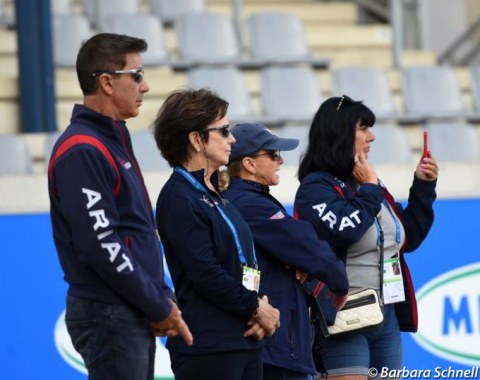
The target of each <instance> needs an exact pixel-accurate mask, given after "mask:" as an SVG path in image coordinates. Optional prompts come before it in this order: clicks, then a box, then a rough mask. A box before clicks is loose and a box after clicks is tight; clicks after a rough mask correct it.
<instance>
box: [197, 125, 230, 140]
mask: <svg viewBox="0 0 480 380" xmlns="http://www.w3.org/2000/svg"><path fill="white" fill-rule="evenodd" d="M211 131H218V132H220V134H221V135H222V137H225V138H227V137H229V136H230V125H228V124H226V125H223V126H221V127H212V128H205V129H203V130H202V132H211Z"/></svg>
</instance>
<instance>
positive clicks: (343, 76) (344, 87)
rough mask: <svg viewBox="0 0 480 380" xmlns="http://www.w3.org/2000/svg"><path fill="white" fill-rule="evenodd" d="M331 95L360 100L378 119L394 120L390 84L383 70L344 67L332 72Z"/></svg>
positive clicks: (395, 114)
mask: <svg viewBox="0 0 480 380" xmlns="http://www.w3.org/2000/svg"><path fill="white" fill-rule="evenodd" d="M331 78H332V84H331V86H332V87H331V88H332V90H331V91H332V95H333V96H342V95H344V94H345V95H348V96H350V97H351V98H352V99H355V100H362V101H363V103H364V104H365V105H366V106H368V107H369V108H370V109H371V110H372V111H373V112H374V113H375V116H376V117H377V118H378V119H391V118H393V119H396V118H397V117H398V116H399V114H398V112H397V111H396V110H395V106H394V103H393V96H392V91H391V89H390V83H389V81H388V78H387V75H386V73H385V71H384V70H382V69H378V68H373V67H345V68H339V69H336V70H332V75H331Z"/></svg>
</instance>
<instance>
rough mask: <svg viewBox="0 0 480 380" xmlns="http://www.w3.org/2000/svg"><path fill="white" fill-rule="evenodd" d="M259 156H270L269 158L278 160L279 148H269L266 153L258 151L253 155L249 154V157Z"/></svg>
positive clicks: (279, 157) (279, 156)
mask: <svg viewBox="0 0 480 380" xmlns="http://www.w3.org/2000/svg"><path fill="white" fill-rule="evenodd" d="M259 156H270V158H271V159H272V160H273V161H279V160H280V159H281V158H282V156H281V155H280V151H279V150H269V151H268V152H266V153H259V154H255V155H253V156H250V157H252V158H254V157H259Z"/></svg>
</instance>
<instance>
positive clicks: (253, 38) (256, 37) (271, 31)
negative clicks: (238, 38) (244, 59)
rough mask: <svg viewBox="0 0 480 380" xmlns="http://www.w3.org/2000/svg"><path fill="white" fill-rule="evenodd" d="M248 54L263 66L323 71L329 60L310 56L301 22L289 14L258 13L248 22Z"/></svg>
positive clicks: (251, 16)
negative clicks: (287, 65) (293, 65)
mask: <svg viewBox="0 0 480 380" xmlns="http://www.w3.org/2000/svg"><path fill="white" fill-rule="evenodd" d="M248 35H249V44H250V53H251V55H252V57H253V58H255V59H257V60H260V61H264V62H265V63H302V62H303V63H310V64H312V65H314V66H316V67H325V66H327V65H328V63H329V59H328V58H325V57H314V56H312V55H311V53H310V49H309V46H308V44H307V39H306V36H305V31H304V26H303V23H302V20H301V19H300V18H299V17H298V16H296V15H293V14H289V13H281V12H258V13H254V14H252V15H250V17H249V18H248Z"/></svg>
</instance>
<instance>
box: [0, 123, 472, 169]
mask: <svg viewBox="0 0 480 380" xmlns="http://www.w3.org/2000/svg"><path fill="white" fill-rule="evenodd" d="M308 129H309V126H308V125H291V126H285V127H281V128H275V129H274V132H275V133H276V134H278V135H279V136H281V137H286V138H298V139H299V140H300V141H301V143H300V146H299V147H298V148H297V149H296V150H293V151H289V152H283V153H282V157H283V158H284V159H285V163H286V164H287V165H293V166H297V165H298V163H299V160H300V155H301V153H302V152H303V151H304V150H305V148H306V144H307V134H308ZM425 130H426V131H428V133H429V136H430V139H429V141H430V142H429V146H430V149H431V151H432V152H433V153H434V155H435V157H436V158H437V160H438V161H440V162H480V135H479V132H478V131H477V128H476V127H474V126H472V125H470V124H467V123H429V124H427V125H426V127H425ZM372 132H373V134H374V135H375V142H374V143H373V144H372V147H371V152H370V156H369V160H370V161H371V162H372V163H374V164H391V163H395V164H409V163H413V162H415V161H416V160H418V159H419V152H416V151H414V150H413V149H412V144H411V143H410V142H409V138H408V136H407V132H406V131H405V129H404V128H401V127H399V126H398V125H393V124H391V125H386V124H379V125H376V126H375V127H374V128H373V130H372ZM131 135H132V144H133V147H134V150H135V154H136V156H137V159H138V161H139V164H140V166H141V168H142V170H143V171H159V170H167V169H169V166H168V163H167V162H166V161H165V160H164V159H163V158H162V157H161V156H160V153H159V151H158V149H157V146H156V144H155V141H154V139H153V136H152V134H151V132H150V131H148V130H143V131H134V132H132V133H131ZM58 136H59V133H50V134H44V135H43V144H42V145H43V146H42V147H41V149H42V157H41V162H40V163H39V165H37V164H36V162H35V157H33V154H32V149H31V142H29V141H28V138H27V137H26V136H25V135H22V134H16V135H0V161H1V162H2V163H3V164H2V166H0V176H7V175H29V174H34V173H36V172H39V171H40V172H44V171H45V170H46V166H47V163H48V160H49V157H50V152H51V150H52V148H53V144H54V143H55V141H56V139H57V138H58ZM35 166H40V168H39V169H38V168H37V169H35Z"/></svg>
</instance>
